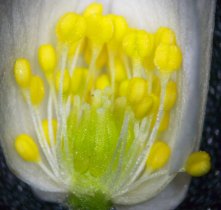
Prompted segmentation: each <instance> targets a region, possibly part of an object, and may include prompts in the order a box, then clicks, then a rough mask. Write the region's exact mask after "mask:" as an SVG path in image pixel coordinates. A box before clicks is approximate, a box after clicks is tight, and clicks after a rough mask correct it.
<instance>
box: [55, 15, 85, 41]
mask: <svg viewBox="0 0 221 210" xmlns="http://www.w3.org/2000/svg"><path fill="white" fill-rule="evenodd" d="M85 32H86V22H85V19H84V17H83V16H81V15H78V14H76V13H73V12H69V13H67V14H65V15H64V16H62V17H61V18H60V19H59V21H58V23H57V25H56V34H57V38H58V40H59V41H60V42H64V43H71V42H77V41H79V40H80V39H82V38H83V37H84V36H85Z"/></svg>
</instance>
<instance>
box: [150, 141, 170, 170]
mask: <svg viewBox="0 0 221 210" xmlns="http://www.w3.org/2000/svg"><path fill="white" fill-rule="evenodd" d="M170 155H171V149H170V147H169V146H168V145H167V143H165V142H163V141H156V142H155V143H154V144H153V146H152V147H151V150H150V154H149V157H148V159H147V168H149V169H151V170H153V171H156V170H159V169H161V168H163V167H164V166H165V165H166V164H167V163H168V161H169V158H170Z"/></svg>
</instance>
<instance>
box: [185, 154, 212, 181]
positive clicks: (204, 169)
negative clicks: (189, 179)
mask: <svg viewBox="0 0 221 210" xmlns="http://www.w3.org/2000/svg"><path fill="white" fill-rule="evenodd" d="M210 169H211V159H210V156H209V154H208V153H206V152H203V151H199V152H194V153H192V154H191V155H190V156H189V157H188V159H187V161H186V166H185V170H186V172H187V173H188V174H190V175H191V176H196V177H198V176H203V175H205V174H207V173H208V172H209V171H210Z"/></svg>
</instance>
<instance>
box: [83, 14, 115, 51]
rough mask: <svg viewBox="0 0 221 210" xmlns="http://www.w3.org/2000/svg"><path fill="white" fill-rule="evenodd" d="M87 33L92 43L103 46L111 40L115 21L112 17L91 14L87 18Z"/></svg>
mask: <svg viewBox="0 0 221 210" xmlns="http://www.w3.org/2000/svg"><path fill="white" fill-rule="evenodd" d="M86 20H87V32H86V35H87V37H88V38H89V40H90V41H91V42H92V44H93V45H94V46H95V47H97V46H102V45H103V44H104V43H107V42H109V41H110V40H111V38H112V36H113V32H114V26H113V22H112V20H111V18H110V17H108V16H102V15H91V16H89V17H87V18H86Z"/></svg>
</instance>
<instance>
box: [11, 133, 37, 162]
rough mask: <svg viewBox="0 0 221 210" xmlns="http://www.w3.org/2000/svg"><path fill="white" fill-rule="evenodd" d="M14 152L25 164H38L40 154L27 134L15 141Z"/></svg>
mask: <svg viewBox="0 0 221 210" xmlns="http://www.w3.org/2000/svg"><path fill="white" fill-rule="evenodd" d="M14 145H15V150H16V152H17V153H18V155H19V156H20V157H21V158H22V159H23V160H25V161H27V162H39V161H40V160H41V158H40V152H39V150H38V146H37V144H36V143H35V142H34V140H33V139H32V138H31V137H30V136H28V135H27V134H21V135H19V136H18V137H16V139H15V144H14Z"/></svg>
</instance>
